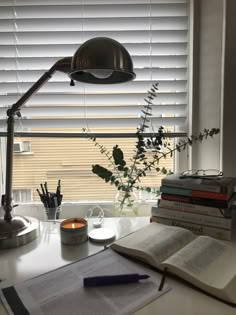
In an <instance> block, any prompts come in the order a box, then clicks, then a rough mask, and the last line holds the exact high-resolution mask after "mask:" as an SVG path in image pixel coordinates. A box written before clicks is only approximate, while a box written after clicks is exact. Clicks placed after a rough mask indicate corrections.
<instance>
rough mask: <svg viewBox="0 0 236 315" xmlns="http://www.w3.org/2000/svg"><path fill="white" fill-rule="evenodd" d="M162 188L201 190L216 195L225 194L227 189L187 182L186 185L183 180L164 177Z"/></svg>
mask: <svg viewBox="0 0 236 315" xmlns="http://www.w3.org/2000/svg"><path fill="white" fill-rule="evenodd" d="M161 185H162V186H169V187H177V188H188V189H196V190H202V191H211V192H217V193H220V192H222V193H226V192H227V187H221V186H214V185H206V184H204V185H201V184H198V183H194V182H191V183H190V182H188V183H186V182H185V181H184V180H181V179H176V180H175V179H168V176H166V177H164V178H163V179H162V180H161Z"/></svg>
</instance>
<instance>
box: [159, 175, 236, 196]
mask: <svg viewBox="0 0 236 315" xmlns="http://www.w3.org/2000/svg"><path fill="white" fill-rule="evenodd" d="M235 183H236V178H234V177H223V176H222V178H221V177H218V179H207V178H191V177H184V178H182V177H181V174H180V173H177V174H171V175H167V176H165V177H164V178H163V179H162V180H161V184H162V185H163V186H172V187H182V188H189V189H196V190H202V191H212V192H219V193H224V194H231V193H232V192H233V190H234V186H235Z"/></svg>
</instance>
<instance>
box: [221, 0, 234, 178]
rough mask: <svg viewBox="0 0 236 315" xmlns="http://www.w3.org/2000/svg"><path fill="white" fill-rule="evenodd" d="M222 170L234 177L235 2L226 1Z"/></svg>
mask: <svg viewBox="0 0 236 315" xmlns="http://www.w3.org/2000/svg"><path fill="white" fill-rule="evenodd" d="M225 21H226V23H225V58H224V82H223V86H224V95H223V121H222V127H223V134H222V143H223V146H222V169H223V170H224V173H225V175H228V176H236V141H235V137H236V80H235V78H236V1H235V0H227V1H226V19H225Z"/></svg>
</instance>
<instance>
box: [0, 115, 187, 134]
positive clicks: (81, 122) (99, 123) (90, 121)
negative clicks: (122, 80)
mask: <svg viewBox="0 0 236 315" xmlns="http://www.w3.org/2000/svg"><path fill="white" fill-rule="evenodd" d="M186 119H187V118H186V117H152V118H150V120H151V123H152V124H153V125H154V126H161V125H165V126H171V125H176V126H183V125H184V124H185V123H186ZM139 123H140V118H108V119H105V118H102V119H99V118H87V119H84V118H81V119H80V118H78V119H76V118H71V119H24V120H23V119H21V120H20V121H18V120H16V122H15V129H16V130H18V131H19V130H22V128H33V129H34V128H42V129H43V128H48V129H49V130H50V128H52V129H53V128H87V127H89V128H98V127H102V128H105V127H137V126H138V125H139ZM5 127H6V121H5V120H2V119H0V128H5Z"/></svg>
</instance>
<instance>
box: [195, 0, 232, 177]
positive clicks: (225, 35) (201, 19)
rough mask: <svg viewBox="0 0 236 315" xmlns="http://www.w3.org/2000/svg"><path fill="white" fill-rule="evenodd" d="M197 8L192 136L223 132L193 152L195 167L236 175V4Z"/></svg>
mask: <svg viewBox="0 0 236 315" xmlns="http://www.w3.org/2000/svg"><path fill="white" fill-rule="evenodd" d="M194 9H195V13H194V14H195V25H194V35H195V37H194V71H193V109H192V110H193V125H192V133H194V134H196V133H198V132H199V131H201V130H202V129H203V128H212V127H219V128H220V129H221V132H220V136H219V137H216V138H215V139H214V140H213V141H206V142H204V143H202V144H201V145H197V146H195V147H194V148H193V149H192V167H193V168H218V169H221V170H223V172H224V174H225V175H226V176H236V167H235V163H236V145H235V144H234V137H235V135H236V122H235V117H236V87H235V84H234V81H235V76H236V41H235V36H236V34H235V32H236V1H235V0H199V1H198V0H195V1H194Z"/></svg>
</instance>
